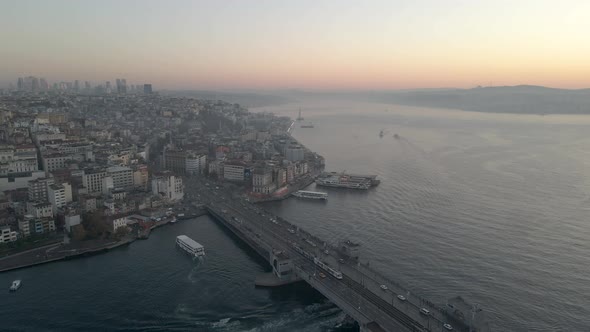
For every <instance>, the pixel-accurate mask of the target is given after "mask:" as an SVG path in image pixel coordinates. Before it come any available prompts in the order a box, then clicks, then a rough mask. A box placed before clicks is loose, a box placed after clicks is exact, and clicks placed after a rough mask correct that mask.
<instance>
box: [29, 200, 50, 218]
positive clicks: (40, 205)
mask: <svg viewBox="0 0 590 332" xmlns="http://www.w3.org/2000/svg"><path fill="white" fill-rule="evenodd" d="M27 214H30V215H31V216H32V217H33V218H53V207H52V206H51V203H49V202H27Z"/></svg>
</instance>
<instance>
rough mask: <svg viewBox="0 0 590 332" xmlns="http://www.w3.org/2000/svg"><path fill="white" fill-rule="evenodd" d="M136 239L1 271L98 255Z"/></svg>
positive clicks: (1, 269) (0, 271)
mask: <svg viewBox="0 0 590 332" xmlns="http://www.w3.org/2000/svg"><path fill="white" fill-rule="evenodd" d="M136 240H137V238H129V239H126V240H122V241H117V242H115V243H111V244H107V245H103V246H100V247H96V248H90V249H87V250H83V251H80V252H76V253H75V254H64V255H60V256H59V257H53V258H46V259H42V260H38V261H35V262H31V263H26V264H21V265H16V266H9V267H2V268H0V273H3V272H8V271H13V270H20V269H24V268H28V267H33V266H37V265H43V264H48V263H52V262H58V261H65V260H70V259H76V258H81V257H83V256H93V255H98V254H100V253H103V252H107V251H110V250H112V249H115V248H119V247H122V246H125V245H128V244H131V243H132V242H135V241H136ZM56 247H57V246H56ZM39 249H44V247H41V248H36V249H31V250H39ZM21 254H23V253H17V254H14V255H11V256H7V257H4V258H3V259H10V258H13V257H15V256H19V255H21ZM1 265H2V260H0V266H1Z"/></svg>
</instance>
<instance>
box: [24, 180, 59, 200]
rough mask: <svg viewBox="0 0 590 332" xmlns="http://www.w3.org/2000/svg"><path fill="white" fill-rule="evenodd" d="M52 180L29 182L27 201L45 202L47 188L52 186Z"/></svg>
mask: <svg viewBox="0 0 590 332" xmlns="http://www.w3.org/2000/svg"><path fill="white" fill-rule="evenodd" d="M53 183H54V182H53V178H40V179H35V180H30V181H29V188H28V194H29V201H46V200H47V197H48V196H47V193H48V189H49V186H51V185H52V184H53Z"/></svg>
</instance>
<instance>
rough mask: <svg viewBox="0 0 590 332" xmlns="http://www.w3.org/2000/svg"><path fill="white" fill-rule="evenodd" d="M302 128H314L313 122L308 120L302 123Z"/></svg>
mask: <svg viewBox="0 0 590 332" xmlns="http://www.w3.org/2000/svg"><path fill="white" fill-rule="evenodd" d="M301 128H313V123H311V122H308V123H305V124H302V125H301Z"/></svg>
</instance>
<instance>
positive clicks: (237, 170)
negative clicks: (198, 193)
mask: <svg viewBox="0 0 590 332" xmlns="http://www.w3.org/2000/svg"><path fill="white" fill-rule="evenodd" d="M244 170H245V167H244V165H238V164H227V163H226V164H225V165H223V178H224V179H225V180H228V181H240V182H243V181H244Z"/></svg>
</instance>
